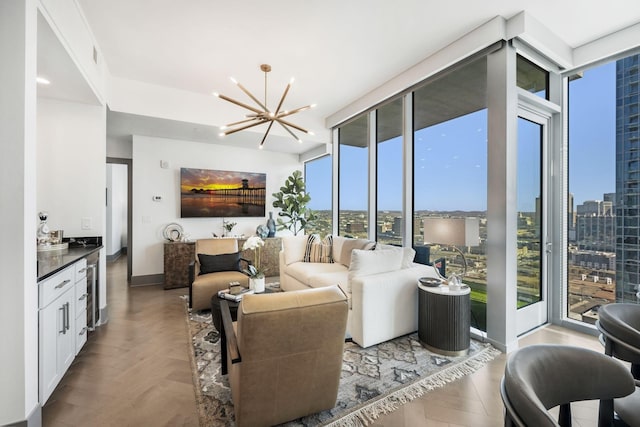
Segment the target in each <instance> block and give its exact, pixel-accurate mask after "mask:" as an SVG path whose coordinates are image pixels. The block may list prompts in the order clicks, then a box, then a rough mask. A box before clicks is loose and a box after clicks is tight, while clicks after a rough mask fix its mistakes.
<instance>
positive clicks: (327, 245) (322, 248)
mask: <svg viewBox="0 0 640 427" xmlns="http://www.w3.org/2000/svg"><path fill="white" fill-rule="evenodd" d="M332 242H333V238H332V237H331V235H328V236H327V237H325V238H324V239H322V242H314V243H313V244H312V245H311V254H310V257H309V260H310V261H309V262H323V263H333V257H332V247H333V245H332Z"/></svg>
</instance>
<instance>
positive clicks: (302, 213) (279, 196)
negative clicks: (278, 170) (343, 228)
mask: <svg viewBox="0 0 640 427" xmlns="http://www.w3.org/2000/svg"><path fill="white" fill-rule="evenodd" d="M272 196H273V197H275V199H276V200H275V201H274V202H273V207H274V208H280V212H278V222H277V226H278V230H285V229H287V230H290V231H291V232H293V234H294V235H297V234H298V232H300V231H303V230H304V229H305V227H307V226H308V225H312V224H313V222H314V221H316V219H317V216H316V214H315V213H314V212H313V211H312V210H311V209H309V208H308V207H307V205H308V204H309V202H310V201H311V196H310V195H309V194H308V193H307V192H306V189H305V183H304V180H303V179H302V172H300V171H299V170H296V171H294V172H293V173H292V174H291V175H290V176H289V177H288V178H287V180H286V181H285V182H284V186H282V187H280V191H279V192H277V193H273V194H272Z"/></svg>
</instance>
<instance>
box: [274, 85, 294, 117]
mask: <svg viewBox="0 0 640 427" xmlns="http://www.w3.org/2000/svg"><path fill="white" fill-rule="evenodd" d="M290 88H291V83H289V84H287V87H286V88H284V92H283V93H282V98H280V102H279V103H278V108H276V113H275V115H274V116H275V117H277V116H279V115H280V108H282V103H283V102H284V99H285V98H286V97H287V94H288V93H289V89H290Z"/></svg>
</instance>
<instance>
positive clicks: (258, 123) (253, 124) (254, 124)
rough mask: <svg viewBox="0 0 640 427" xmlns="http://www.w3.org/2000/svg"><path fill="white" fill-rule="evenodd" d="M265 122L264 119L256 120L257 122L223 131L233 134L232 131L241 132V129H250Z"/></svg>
mask: <svg viewBox="0 0 640 427" xmlns="http://www.w3.org/2000/svg"><path fill="white" fill-rule="evenodd" d="M263 123H265V121H264V120H259V121H257V122H255V123H251V124H249V125H246V126H242V127H239V128H236V129H229V130H228V131H226V132H223V133H224V134H225V135H231V134H232V133H236V132H240V131H241V130H245V129H249V128H252V127H254V126H258V125H261V124H263Z"/></svg>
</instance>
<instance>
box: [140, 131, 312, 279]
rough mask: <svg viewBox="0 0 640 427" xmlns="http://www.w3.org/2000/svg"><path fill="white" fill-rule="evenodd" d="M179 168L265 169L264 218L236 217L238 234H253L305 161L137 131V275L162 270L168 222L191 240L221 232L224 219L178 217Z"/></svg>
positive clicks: (264, 152) (235, 230)
mask: <svg viewBox="0 0 640 427" xmlns="http://www.w3.org/2000/svg"><path fill="white" fill-rule="evenodd" d="M161 160H164V161H167V162H169V167H168V168H167V169H162V168H161V167H160V161H161ZM181 167H188V168H201V169H218V170H229V171H240V172H259V173H266V174H267V204H266V209H265V211H266V212H265V213H266V215H265V217H264V218H233V221H236V222H237V223H238V225H237V226H236V227H235V229H234V230H233V231H234V233H237V234H245V235H253V234H255V230H256V227H257V226H258V225H260V224H265V223H266V220H267V218H268V216H269V211H275V210H274V209H273V208H272V207H271V206H272V203H273V197H272V196H271V194H272V193H275V192H277V191H279V188H280V187H281V186H282V184H283V183H284V181H285V179H286V178H287V177H288V176H289V175H290V174H291V173H292V172H293V171H294V170H296V169H299V170H302V167H303V165H302V164H301V163H300V162H299V161H298V156H297V155H296V154H284V153H276V152H271V151H258V150H250V149H244V148H234V147H228V146H222V145H214V144H208V143H200V142H190V141H176V140H171V139H164V138H152V137H145V136H135V135H134V137H133V224H132V226H133V243H132V246H133V247H132V248H130V253H131V256H132V257H133V258H132V263H133V266H132V269H133V271H132V275H133V276H144V275H154V274H162V273H163V272H164V266H163V242H164V240H163V237H162V231H163V228H164V227H165V226H166V225H167V224H169V223H171V222H177V223H179V224H181V225H182V227H183V228H184V231H185V233H186V234H188V235H189V236H190V238H191V239H197V238H203V237H211V233H212V232H215V233H216V234H218V235H220V233H221V231H222V219H221V218H180V168H181ZM155 195H159V196H162V201H161V202H154V201H153V200H152V196H155ZM274 214H275V212H274Z"/></svg>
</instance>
